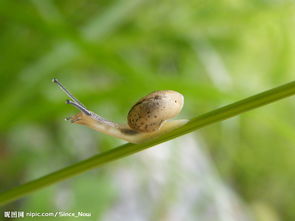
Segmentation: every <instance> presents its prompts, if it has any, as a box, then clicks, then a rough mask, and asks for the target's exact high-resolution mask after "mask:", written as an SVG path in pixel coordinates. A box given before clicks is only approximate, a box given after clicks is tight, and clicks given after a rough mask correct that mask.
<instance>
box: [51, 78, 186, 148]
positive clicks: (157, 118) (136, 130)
mask: <svg viewBox="0 0 295 221" xmlns="http://www.w3.org/2000/svg"><path fill="white" fill-rule="evenodd" d="M53 82H54V83H56V84H57V85H58V86H59V87H60V88H61V89H62V90H63V91H64V92H65V93H66V94H67V95H68V96H69V97H70V98H71V100H67V102H66V103H67V104H71V105H73V106H75V107H76V108H78V109H79V110H80V113H78V114H76V115H74V116H72V117H68V118H66V120H70V121H71V122H72V123H75V124H80V125H85V126H87V127H89V128H92V129H94V130H96V131H99V132H102V133H105V134H108V135H111V136H114V137H117V138H120V139H123V140H126V141H128V142H130V143H141V142H144V141H145V140H147V139H151V138H154V137H156V136H159V135H161V134H163V133H166V132H168V131H171V130H173V129H175V128H178V127H180V126H182V125H183V124H185V123H186V122H187V120H170V121H167V120H168V119H170V118H173V117H175V116H176V115H177V114H179V113H180V111H181V109H182V107H183V103H184V98H183V96H182V95H181V94H180V93H178V92H176V91H172V90H161V91H155V92H152V93H150V94H148V95H146V96H145V97H143V98H142V99H140V100H139V101H138V102H136V103H135V104H134V105H133V106H132V108H131V109H130V111H129V113H128V116H127V121H128V124H118V123H115V122H112V121H109V120H106V119H104V118H103V117H101V116H99V115H97V114H95V113H93V112H91V111H89V110H88V109H87V108H86V107H85V106H84V105H83V104H82V103H81V102H80V101H79V100H78V99H76V98H75V97H74V96H73V95H72V94H71V93H70V92H69V91H68V90H67V89H66V88H65V87H64V86H63V85H62V84H61V83H60V82H59V81H58V80H57V79H55V78H54V79H53Z"/></svg>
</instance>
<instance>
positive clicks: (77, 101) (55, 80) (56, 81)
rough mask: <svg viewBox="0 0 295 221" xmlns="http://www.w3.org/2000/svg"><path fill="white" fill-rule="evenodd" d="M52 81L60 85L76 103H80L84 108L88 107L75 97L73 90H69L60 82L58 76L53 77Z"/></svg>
mask: <svg viewBox="0 0 295 221" xmlns="http://www.w3.org/2000/svg"><path fill="white" fill-rule="evenodd" d="M52 82H53V83H55V84H57V85H58V86H59V88H60V89H61V90H62V91H63V92H65V93H66V95H68V97H69V98H71V99H72V100H73V101H74V102H75V103H76V104H79V105H80V106H81V107H83V108H84V109H86V107H85V106H84V105H83V104H82V103H81V102H80V101H79V100H78V99H77V98H75V97H74V96H73V95H72V94H71V92H69V91H68V90H67V89H66V88H65V86H63V85H62V83H60V82H59V81H58V80H57V79H56V78H53V79H52Z"/></svg>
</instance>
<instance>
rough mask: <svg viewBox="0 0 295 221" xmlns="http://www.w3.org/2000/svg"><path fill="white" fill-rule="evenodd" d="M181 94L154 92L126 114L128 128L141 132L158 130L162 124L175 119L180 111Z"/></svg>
mask: <svg viewBox="0 0 295 221" xmlns="http://www.w3.org/2000/svg"><path fill="white" fill-rule="evenodd" d="M183 102H184V98H183V96H182V94H180V93H178V92H176V91H172V90H163V91H155V92H152V93H150V94H148V95H147V96H145V97H143V98H142V99H140V100H139V101H138V102H137V103H136V104H135V105H134V106H133V107H132V108H131V110H130V111H129V113H128V117H127V119H128V125H129V127H130V128H132V129H134V130H137V131H141V132H153V131H155V130H158V129H159V128H160V127H161V125H162V123H163V122H164V121H165V120H167V119H169V118H173V117H175V116H176V115H177V114H178V113H179V112H180V111H181V109H182V106H183Z"/></svg>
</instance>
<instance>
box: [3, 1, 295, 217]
mask: <svg viewBox="0 0 295 221" xmlns="http://www.w3.org/2000/svg"><path fill="white" fill-rule="evenodd" d="M294 7H295V5H294V3H293V2H292V1H283V0H278V1H261V0H251V1H246V0H243V1H219V2H217V1H210V0H209V1H192V0H191V1H180V0H173V1H167V0H164V1H145V0H128V1H99V2H97V1H91V0H87V1H50V0H48V1H37V0H31V1H0V51H1V59H0V76H1V81H0V90H1V93H0V104H1V110H0V131H1V136H0V180H1V182H0V185H1V186H0V190H1V192H2V191H4V190H7V189H10V188H11V187H13V186H16V185H17V184H21V183H24V182H26V181H29V180H32V179H35V178H38V177H41V176H43V175H44V174H48V173H50V172H52V171H55V170H58V169H60V168H64V167H66V166H67V165H71V164H73V163H75V162H78V161H80V160H82V159H85V158H87V157H90V156H92V155H94V154H95V153H97V151H99V152H103V151H105V150H108V149H110V148H112V147H114V146H117V145H119V144H120V141H118V140H116V139H113V138H110V137H107V136H104V135H101V134H97V133H96V132H94V131H90V130H87V129H85V128H82V127H75V126H73V125H69V124H67V123H65V122H64V121H63V118H64V117H66V116H68V115H71V114H73V113H75V110H73V109H72V108H71V107H68V106H66V105H63V102H64V99H65V98H64V95H63V94H62V93H60V91H58V90H56V88H55V87H54V86H53V85H52V84H51V82H50V81H51V79H52V77H57V78H59V79H60V80H61V81H62V82H64V83H65V85H66V86H67V87H68V88H70V89H71V91H72V92H73V93H74V94H75V95H76V96H77V97H78V98H79V99H80V100H82V101H83V103H84V104H86V105H87V107H89V108H90V109H91V110H94V111H95V112H96V113H100V114H101V115H102V116H104V117H106V118H108V119H112V120H114V121H118V122H125V121H126V119H125V118H126V115H127V112H128V109H129V107H130V106H131V105H132V104H133V103H134V101H136V100H137V99H138V98H140V97H141V96H143V95H145V94H147V93H149V92H150V91H153V90H160V89H174V90H177V91H180V92H181V93H183V94H184V96H185V99H186V101H185V107H184V111H183V113H182V114H181V116H180V118H191V117H193V116H196V115H199V114H201V113H206V112H208V111H209V110H213V109H215V108H216V107H218V106H222V105H225V104H228V103H231V102H234V101H236V100H239V99H241V98H243V97H247V96H248V95H250V94H256V93H258V92H260V91H262V90H265V89H266V88H273V87H275V86H276V85H280V84H283V83H285V82H290V81H292V80H294V73H295V66H294V62H293V61H294V58H295V44H294V39H295V36H294V34H295V32H294V28H293V26H294V22H293V21H294V12H295V8H294ZM293 113H294V105H293V100H292V99H291V100H288V101H287V100H286V101H283V102H280V103H277V104H275V105H271V106H267V107H265V108H263V109H261V110H256V111H254V112H251V113H247V114H245V115H243V116H241V117H238V118H235V119H232V120H229V121H225V122H223V123H218V124H216V125H212V126H210V127H207V128H203V129H201V130H200V135H201V136H202V137H203V139H204V142H205V143H206V146H208V147H209V150H210V152H211V156H212V157H213V159H214V162H215V163H216V166H217V168H218V171H219V172H220V173H221V174H222V176H223V177H224V179H225V180H228V181H229V182H232V184H233V186H234V188H235V189H236V190H237V191H238V193H239V194H240V195H241V197H242V198H244V199H245V200H246V201H247V203H248V204H249V205H257V204H256V203H257V202H258V204H259V205H261V204H262V205H266V206H267V207H268V208H270V210H271V211H272V212H273V213H274V214H277V216H278V217H280V218H281V219H282V220H294V219H295V212H294V205H295V199H294V197H293V196H294V195H295V192H294V190H293V189H294V188H293V186H294V185H295V179H294V176H293V174H294V173H295V162H294V160H293V158H294V154H295V152H294V144H295V140H294V123H295V119H294V114H293ZM109 166H110V164H109ZM106 170H107V168H105V169H101V172H102V173H103V172H105V171H106ZM108 179H110V178H109V177H108V176H107V175H105V178H104V179H98V180H96V181H93V179H92V177H91V176H89V177H88V176H86V175H85V176H84V175H83V178H82V177H81V178H76V180H79V183H80V185H81V186H87V184H88V183H89V182H97V185H98V186H100V187H102V188H104V189H105V192H103V193H104V194H103V199H101V198H100V199H99V200H101V201H100V202H101V209H99V211H100V214H98V216H101V214H102V213H103V211H104V208H105V207H107V206H108V205H109V204H110V201H111V200H112V198H113V197H114V196H113V195H112V190H110V189H108V188H107V186H108V185H107V184H106V183H107V182H108ZM77 182H78V181H77ZM80 185H77V186H76V187H70V189H71V191H72V192H74V193H75V194H77V195H79V194H82V193H83V194H85V195H87V194H89V193H91V190H90V189H91V187H89V189H88V192H87V190H85V189H84V190H81V189H82V188H80ZM61 188H62V186H61V185H60V184H59V185H57V186H55V187H51V188H49V189H48V191H47V190H46V189H44V190H42V192H43V191H44V194H39V195H38V196H37V195H35V194H38V193H34V194H33V195H32V197H35V198H30V197H29V198H28V199H27V201H25V202H22V203H20V204H11V205H10V207H9V208H15V207H16V206H20V208H23V209H28V208H34V207H35V208H37V205H40V206H41V205H44V208H45V207H47V208H52V207H54V205H53V204H50V203H48V201H50V200H52V196H53V195H54V194H51V193H52V192H53V193H56V192H58V191H59V190H60V189H61ZM83 191H86V192H87V193H84V192H83ZM50 202H51V201H50ZM80 203H81V204H79V202H76V203H74V205H73V206H72V208H79V205H82V202H80ZM255 208H256V207H255ZM91 210H92V209H91ZM93 211H94V209H93Z"/></svg>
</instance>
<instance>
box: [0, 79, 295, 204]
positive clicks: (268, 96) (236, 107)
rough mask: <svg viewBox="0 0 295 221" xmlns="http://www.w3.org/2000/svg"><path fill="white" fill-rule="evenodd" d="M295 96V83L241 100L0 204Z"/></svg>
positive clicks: (26, 187) (20, 190) (8, 195)
mask: <svg viewBox="0 0 295 221" xmlns="http://www.w3.org/2000/svg"><path fill="white" fill-rule="evenodd" d="M293 94H295V81H293V82H290V83H288V84H285V85H282V86H279V87H277V88H273V89H271V90H268V91H265V92H262V93H260V94H257V95H254V96H251V97H249V98H246V99H243V100H240V101H238V102H235V103H232V104H230V105H227V106H224V107H221V108H218V109H216V110H213V111H211V112H208V113H206V114H203V115H200V116H198V117H196V118H193V119H191V120H190V121H188V123H187V124H185V125H184V126H182V127H180V128H178V129H176V130H174V131H171V132H169V133H167V134H164V135H162V136H159V137H157V138H155V139H152V140H148V141H146V142H144V143H140V144H130V143H127V144H124V145H121V146H119V147H117V148H114V149H112V150H109V151H106V152H104V153H101V154H97V155H95V156H93V157H90V158H88V159H86V160H83V161H81V162H79V163H76V164H73V165H71V166H68V167H66V168H64V169H61V170H58V171H56V172H54V173H51V174H48V175H46V176H43V177H41V178H39V179H36V180H33V181H31V182H28V183H25V184H23V185H20V186H17V187H15V188H14V189H11V190H8V191H6V192H3V193H1V194H0V205H2V204H5V203H8V202H11V201H13V200H16V199H19V198H21V197H23V196H26V195H28V194H29V193H31V192H34V191H36V190H39V189H41V188H43V187H46V186H49V185H51V184H54V183H57V182H59V181H62V180H65V179H67V178H70V177H73V176H75V175H78V174H80V173H83V172H85V171H87V170H90V169H92V168H96V167H99V166H102V165H104V164H106V163H108V162H111V161H113V160H116V159H120V158H123V157H125V156H128V155H131V154H133V153H136V152H139V151H141V150H144V149H146V148H149V147H152V146H154V145H156V144H159V143H162V142H165V141H168V140H171V139H173V138H175V137H179V136H181V135H184V134H187V133H189V132H191V131H194V130H196V129H199V128H201V127H204V126H206V125H209V124H212V123H215V122H219V121H221V120H225V119H228V118H230V117H234V116H237V115H238V114H240V113H243V112H245V111H248V110H251V109H254V108H257V107H260V106H263V105H265V104H269V103H271V102H274V101H277V100H280V99H283V98H285V97H288V96H291V95H293Z"/></svg>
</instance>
